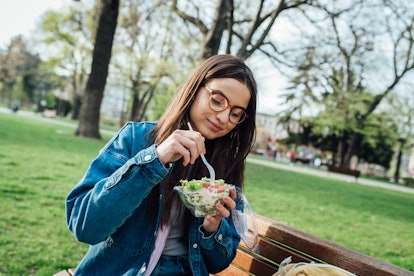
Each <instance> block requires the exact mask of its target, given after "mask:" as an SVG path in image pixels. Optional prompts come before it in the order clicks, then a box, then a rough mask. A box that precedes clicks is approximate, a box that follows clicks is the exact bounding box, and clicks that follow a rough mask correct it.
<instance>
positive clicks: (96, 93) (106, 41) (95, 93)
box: [75, 0, 119, 139]
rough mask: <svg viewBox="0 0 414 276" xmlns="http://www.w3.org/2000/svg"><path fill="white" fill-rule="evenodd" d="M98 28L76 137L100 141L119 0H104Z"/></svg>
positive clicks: (102, 0)
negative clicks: (103, 105)
mask: <svg viewBox="0 0 414 276" xmlns="http://www.w3.org/2000/svg"><path fill="white" fill-rule="evenodd" d="M100 4H101V7H100V15H99V20H98V29H97V32H96V40H95V45H94V49H93V58H92V66H91V73H90V75H89V78H88V81H87V83H86V89H85V95H84V97H83V100H82V105H81V110H80V115H79V125H78V128H77V130H76V132H75V135H77V136H82V137H89V138H95V139H101V135H100V133H99V118H100V114H99V112H100V106H101V102H102V98H103V92H104V88H105V84H106V78H107V75H108V66H109V62H110V59H111V52H112V44H113V38H114V34H115V29H116V25H117V19H118V9H119V0H101V2H100Z"/></svg>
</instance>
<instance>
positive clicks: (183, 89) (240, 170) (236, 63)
mask: <svg viewBox="0 0 414 276" xmlns="http://www.w3.org/2000/svg"><path fill="white" fill-rule="evenodd" d="M217 78H233V79H236V80H238V81H240V82H242V83H244V84H245V85H246V86H247V88H248V89H249V91H250V101H249V104H248V106H247V108H246V113H247V116H248V117H247V119H246V120H244V121H243V122H242V123H241V124H238V125H237V126H236V127H235V128H234V129H233V130H232V131H231V132H230V133H228V134H227V135H225V136H223V137H219V138H217V139H214V140H207V141H206V158H207V159H208V160H209V162H210V163H211V164H212V166H213V167H214V168H215V171H216V178H217V179H219V178H221V179H224V180H225V181H226V183H231V184H234V185H237V186H239V187H240V188H242V187H243V184H244V170H245V159H246V156H247V155H248V153H249V152H250V149H251V146H252V143H253V140H254V137H255V129H256V124H255V119H256V101H257V88H256V81H255V79H254V76H253V73H252V71H251V70H250V68H249V67H248V66H247V65H246V64H245V63H244V61H243V60H242V59H240V58H237V57H234V56H232V55H215V56H212V57H210V58H208V59H207V60H205V61H204V62H203V63H201V65H200V66H199V67H198V68H197V69H196V70H195V71H194V72H193V74H192V75H191V76H190V77H189V78H188V79H187V80H186V81H185V82H184V84H183V85H182V86H180V87H179V89H178V90H177V93H176V96H175V98H174V99H173V100H172V102H171V104H170V105H169V107H168V108H167V110H166V111H165V113H164V115H163V116H162V117H161V118H160V120H159V122H158V124H157V126H156V127H155V128H154V130H153V133H152V134H153V135H154V136H153V137H155V143H157V144H159V143H161V142H163V141H164V140H165V139H167V137H168V136H169V135H171V133H173V132H174V131H175V130H176V129H188V127H187V122H188V121H189V110H190V107H191V105H192V104H193V102H194V99H195V96H196V93H198V91H199V90H200V88H201V87H202V86H203V85H204V84H205V83H207V82H209V81H210V80H212V79H217ZM208 175H209V174H208V170H207V168H206V167H205V166H204V165H203V164H202V163H201V160H200V158H199V159H197V161H196V163H195V164H194V165H188V166H187V167H184V166H183V165H182V163H181V162H180V161H177V162H175V165H174V169H173V171H172V172H171V174H170V176H169V177H167V178H166V179H164V181H163V182H162V183H161V185H162V186H163V191H164V199H165V202H164V203H165V204H164V208H163V209H164V210H171V205H172V203H171V200H170V198H171V196H172V194H173V187H174V186H175V185H177V184H179V180H180V179H200V178H202V177H204V176H208ZM169 214H170V212H163V224H165V223H167V222H168V219H169V217H170V215H169Z"/></svg>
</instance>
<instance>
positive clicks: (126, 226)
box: [66, 122, 243, 275]
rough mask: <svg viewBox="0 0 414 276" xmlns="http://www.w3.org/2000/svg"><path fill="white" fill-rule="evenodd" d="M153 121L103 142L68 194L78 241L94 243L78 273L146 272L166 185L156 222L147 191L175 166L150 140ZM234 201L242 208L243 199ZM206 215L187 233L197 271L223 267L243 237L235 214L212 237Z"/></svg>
mask: <svg viewBox="0 0 414 276" xmlns="http://www.w3.org/2000/svg"><path fill="white" fill-rule="evenodd" d="M154 126H155V123H149V122H143V123H134V122H129V123H127V124H126V125H125V126H124V127H123V128H122V129H121V130H120V131H119V132H118V133H117V134H116V135H115V136H114V137H113V138H112V139H111V140H110V141H109V142H108V143H107V144H106V145H105V147H103V148H102V150H101V151H100V152H99V154H98V156H97V157H96V158H95V159H94V160H93V161H92V163H91V165H90V167H89V169H88V171H87V172H86V174H85V175H84V177H83V178H82V179H81V180H80V181H79V183H78V184H77V185H76V186H75V187H74V188H73V189H72V190H71V191H70V193H69V194H68V196H67V198H66V220H67V225H68V227H69V230H70V231H71V232H72V233H73V235H74V236H75V237H76V239H77V240H78V241H81V242H85V243H88V244H90V247H89V250H88V252H87V253H86V255H85V256H84V257H83V259H82V261H81V262H80V264H79V265H78V267H77V268H76V275H143V274H144V272H145V270H146V267H147V265H148V263H149V260H150V257H151V253H152V251H153V249H154V244H155V239H156V233H157V229H158V226H159V225H160V219H161V206H162V198H163V193H162V189H161V188H160V189H159V201H158V209H157V212H156V214H157V215H156V218H155V219H154V220H152V221H153V222H152V223H149V220H148V219H146V218H145V216H146V214H147V213H148V209H149V208H151V206H153V205H151V204H149V202H148V198H147V196H148V195H149V193H150V191H151V190H152V189H153V188H154V187H155V186H156V185H157V184H159V183H160V182H161V181H162V180H163V179H164V178H165V177H168V175H169V171H170V170H171V168H170V169H167V168H166V167H165V166H164V165H163V164H162V163H161V161H160V160H159V159H158V157H157V155H156V152H155V145H153V144H152V145H151V144H149V142H148V141H150V140H151V139H148V135H149V132H150V131H151V130H152V129H153V127H154ZM159 186H160V187H161V185H159ZM239 191H240V190H239V189H238V193H239ZM238 198H239V197H238ZM236 205H237V207H236V208H237V209H239V210H242V207H243V204H242V202H241V201H240V200H236ZM203 219H204V218H193V220H192V223H191V226H190V232H189V237H188V239H189V243H188V244H189V260H190V266H191V269H192V272H193V275H208V274H209V273H217V272H219V271H222V270H224V269H225V268H226V267H227V266H229V264H230V263H231V262H232V260H233V258H234V257H235V254H236V250H237V246H238V244H239V241H240V236H239V235H238V234H237V231H236V230H235V228H234V225H233V222H232V218H231V216H230V217H229V218H227V219H223V220H222V222H221V224H220V227H219V229H218V230H217V231H216V232H215V233H214V234H213V235H211V236H208V237H207V236H205V235H204V234H203V232H202V231H201V228H200V227H201V225H202V224H203Z"/></svg>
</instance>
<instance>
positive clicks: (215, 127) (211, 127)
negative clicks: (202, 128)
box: [207, 120, 221, 132]
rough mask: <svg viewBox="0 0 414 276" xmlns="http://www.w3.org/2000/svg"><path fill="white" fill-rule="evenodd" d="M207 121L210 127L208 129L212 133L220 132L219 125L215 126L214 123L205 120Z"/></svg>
mask: <svg viewBox="0 0 414 276" xmlns="http://www.w3.org/2000/svg"><path fill="white" fill-rule="evenodd" d="M207 121H208V123H209V125H210V129H211V130H212V131H214V132H218V131H220V130H221V127H220V126H219V125H217V124H216V123H214V122H212V121H210V120H207Z"/></svg>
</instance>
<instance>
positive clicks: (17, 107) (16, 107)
mask: <svg viewBox="0 0 414 276" xmlns="http://www.w3.org/2000/svg"><path fill="white" fill-rule="evenodd" d="M19 108H20V107H19V105H18V104H15V105H13V107H12V108H11V111H12V112H13V113H17V111H19Z"/></svg>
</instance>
